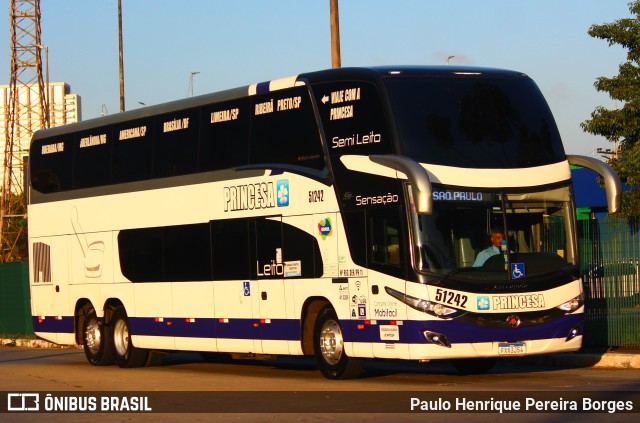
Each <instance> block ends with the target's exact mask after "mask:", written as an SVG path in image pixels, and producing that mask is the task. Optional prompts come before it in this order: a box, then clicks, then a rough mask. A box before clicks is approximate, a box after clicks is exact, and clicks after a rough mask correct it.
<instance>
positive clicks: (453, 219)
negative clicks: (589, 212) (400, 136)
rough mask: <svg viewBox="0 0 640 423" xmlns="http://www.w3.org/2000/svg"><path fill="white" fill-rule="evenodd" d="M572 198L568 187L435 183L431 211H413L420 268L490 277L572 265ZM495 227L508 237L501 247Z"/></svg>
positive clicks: (574, 257)
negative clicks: (470, 186) (494, 241)
mask: <svg viewBox="0 0 640 423" xmlns="http://www.w3.org/2000/svg"><path fill="white" fill-rule="evenodd" d="M409 195H410V194H409ZM571 198H572V197H571V188H570V187H569V186H562V187H555V188H552V189H548V190H541V191H536V190H533V191H525V192H523V191H518V192H508V191H502V190H495V191H487V190H484V191H480V190H467V191H461V190H452V189H446V188H444V187H438V186H434V192H433V199H434V212H433V214H431V215H423V214H420V215H418V214H415V213H414V214H413V216H412V223H413V243H414V246H413V250H414V263H415V267H416V270H418V271H419V272H423V273H432V274H433V273H436V274H446V275H450V274H451V273H452V272H455V273H456V274H457V275H458V276H459V277H464V278H471V279H492V280H496V279H518V278H521V277H529V276H536V275H537V276H542V275H544V274H549V273H551V272H555V271H558V270H565V271H568V270H571V269H572V268H573V267H574V266H573V265H575V264H576V263H577V262H576V260H577V249H576V242H575V233H574V228H573V219H572V218H571V210H572V200H571ZM492 232H500V233H501V234H502V236H503V238H504V241H502V242H499V244H498V245H499V246H498V247H493V246H492V243H491V235H492ZM484 250H486V252H484ZM514 272H515V274H514Z"/></svg>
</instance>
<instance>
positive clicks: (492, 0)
mask: <svg viewBox="0 0 640 423" xmlns="http://www.w3.org/2000/svg"><path fill="white" fill-rule="evenodd" d="M628 2H629V0H450V1H443V0H393V1H391V0H339V5H340V38H341V57H342V66H343V67H347V66H376V65H442V64H445V63H446V60H447V57H449V56H454V57H453V58H452V59H451V60H450V63H451V64H457V65H470V66H482V67H494V68H504V69H512V70H517V71H520V72H523V73H526V74H528V75H529V76H530V77H531V78H533V79H534V81H536V83H537V84H538V86H539V87H540V89H541V91H542V93H543V94H544V96H545V98H546V99H547V101H548V103H549V105H550V107H551V111H552V112H553V114H554V116H555V118H556V122H557V124H558V127H559V129H560V134H561V136H562V138H563V141H564V144H565V150H566V152H567V153H570V154H583V155H593V154H594V152H595V150H596V149H597V148H612V147H613V145H612V144H611V143H610V142H608V141H607V140H605V139H604V138H603V137H599V136H594V135H591V134H587V133H585V132H583V131H582V129H581V128H580V123H581V122H583V121H584V120H586V119H589V118H590V116H591V112H592V111H593V110H594V109H595V108H596V107H598V106H604V107H606V108H613V107H619V106H620V105H619V104H615V103H614V102H613V101H612V100H611V99H610V97H609V96H608V94H606V93H599V92H597V91H596V90H595V88H594V86H593V84H594V82H595V81H596V78H598V77H601V76H607V77H611V76H615V75H616V74H617V73H618V67H619V65H620V64H621V63H622V62H624V61H625V60H626V51H625V50H624V49H623V48H621V47H620V46H616V45H614V46H609V45H608V43H607V42H606V41H603V40H599V39H596V38H592V37H590V36H589V35H588V33H587V31H588V29H589V27H590V26H591V25H593V24H603V23H611V22H614V21H615V20H618V19H622V18H627V17H630V12H629V7H628ZM3 3H4V4H5V9H4V10H5V13H6V15H5V18H4V19H0V36H1V37H2V40H0V84H9V82H10V60H11V55H10V47H11V43H10V41H11V40H10V28H9V24H10V21H9V4H10V0H4V1H3ZM117 4H118V2H117V0H41V6H40V9H41V28H42V44H43V45H45V46H47V47H48V49H49V68H50V69H49V78H50V81H51V82H66V83H67V84H69V85H70V86H71V90H72V92H73V93H76V94H79V95H80V97H81V98H82V117H83V119H84V120H87V119H90V118H95V117H99V116H100V115H101V113H102V112H103V111H104V110H106V111H107V112H108V113H110V114H113V113H117V112H118V111H119V104H120V103H119V102H120V87H119V70H118V6H117ZM122 15H123V44H124V80H125V101H126V110H132V109H136V108H139V107H144V106H143V105H142V104H141V103H143V104H146V105H153V104H158V103H163V102H167V101H172V100H177V99H180V98H184V97H187V96H188V95H189V86H190V85H189V82H190V76H191V73H192V72H199V73H197V74H194V75H193V93H194V95H199V94H206V93H210V92H215V91H220V90H224V89H228V88H234V87H238V86H245V85H249V84H252V83H256V82H262V81H267V80H270V79H276V78H282V77H286V76H291V75H296V74H299V73H302V72H308V71H314V70H320V69H326V68H330V67H331V43H330V40H331V33H330V23H329V0H232V1H222V0H122ZM43 61H44V57H43Z"/></svg>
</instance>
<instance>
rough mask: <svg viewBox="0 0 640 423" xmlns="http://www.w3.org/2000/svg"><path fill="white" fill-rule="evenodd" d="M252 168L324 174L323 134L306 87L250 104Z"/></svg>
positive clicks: (274, 94) (254, 98)
mask: <svg viewBox="0 0 640 423" xmlns="http://www.w3.org/2000/svg"><path fill="white" fill-rule="evenodd" d="M249 153H250V157H249V163H250V164H256V165H260V164H286V165H293V166H304V167H308V168H312V169H317V170H323V169H324V167H325V164H324V153H323V150H322V143H321V139H320V131H319V129H318V125H317V122H316V119H315V115H314V113H313V108H312V105H311V99H310V98H309V92H308V91H307V88H306V87H296V88H292V89H288V90H281V91H274V92H270V93H267V94H261V95H256V96H254V97H252V100H251V140H250V146H249Z"/></svg>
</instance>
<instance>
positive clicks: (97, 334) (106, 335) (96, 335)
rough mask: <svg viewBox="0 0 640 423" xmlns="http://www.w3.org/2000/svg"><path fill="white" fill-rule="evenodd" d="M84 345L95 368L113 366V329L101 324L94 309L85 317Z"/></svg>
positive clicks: (83, 325)
mask: <svg viewBox="0 0 640 423" xmlns="http://www.w3.org/2000/svg"><path fill="white" fill-rule="evenodd" d="M82 344H83V349H84V355H85V356H86V357H87V360H88V361H89V363H91V364H92V365H93V366H109V365H111V364H113V361H114V355H113V342H112V337H111V328H110V327H109V326H107V325H104V324H102V322H100V320H99V319H98V316H97V315H96V311H95V310H94V309H90V310H89V311H88V312H87V314H86V315H85V316H84V320H83V324H82Z"/></svg>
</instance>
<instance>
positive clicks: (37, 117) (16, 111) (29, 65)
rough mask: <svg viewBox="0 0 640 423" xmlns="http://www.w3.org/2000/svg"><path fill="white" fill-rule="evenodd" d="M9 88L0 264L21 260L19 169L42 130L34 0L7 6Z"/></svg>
mask: <svg viewBox="0 0 640 423" xmlns="http://www.w3.org/2000/svg"><path fill="white" fill-rule="evenodd" d="M9 14H10V16H9V20H10V27H11V82H10V84H9V98H8V102H7V107H6V109H7V110H6V112H5V113H6V114H5V116H6V123H5V145H4V162H3V164H4V168H3V180H2V191H1V192H0V261H3V262H9V261H23V260H26V259H27V256H28V247H27V239H26V233H27V225H26V213H27V200H26V196H25V185H26V184H25V180H26V176H27V175H26V174H27V172H25V167H26V166H25V164H26V163H27V155H28V152H29V145H30V142H31V137H32V135H33V133H34V132H35V131H36V130H38V129H41V128H44V127H45V126H46V121H47V116H46V106H45V97H46V96H47V94H45V87H44V81H43V79H42V55H41V53H42V40H41V33H40V0H11V4H10V9H9Z"/></svg>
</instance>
